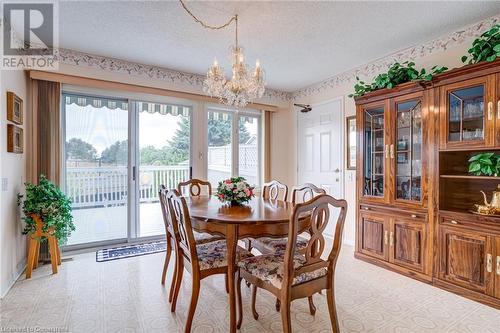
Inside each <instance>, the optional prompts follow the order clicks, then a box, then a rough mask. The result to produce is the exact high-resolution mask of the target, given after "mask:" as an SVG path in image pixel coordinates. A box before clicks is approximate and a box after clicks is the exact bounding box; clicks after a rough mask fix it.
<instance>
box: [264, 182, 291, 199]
mask: <svg viewBox="0 0 500 333" xmlns="http://www.w3.org/2000/svg"><path fill="white" fill-rule="evenodd" d="M287 197H288V186H286V185H285V184H283V183H280V182H279V181H277V180H272V181H270V182H269V183H266V184H264V186H263V187H262V198H264V199H271V200H281V201H286V199H287Z"/></svg>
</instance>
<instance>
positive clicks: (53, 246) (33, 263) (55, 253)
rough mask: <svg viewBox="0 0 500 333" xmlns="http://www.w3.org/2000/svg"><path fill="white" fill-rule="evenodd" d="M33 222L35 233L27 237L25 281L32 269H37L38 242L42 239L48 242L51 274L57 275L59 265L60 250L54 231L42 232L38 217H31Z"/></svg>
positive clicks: (40, 220)
mask: <svg viewBox="0 0 500 333" xmlns="http://www.w3.org/2000/svg"><path fill="white" fill-rule="evenodd" d="M32 218H33V220H35V223H36V231H35V233H33V234H31V235H29V236H28V242H29V247H28V263H27V266H26V279H29V278H31V273H32V272H33V269H36V268H37V267H38V256H39V254H40V242H41V239H42V237H46V238H47V240H48V242H49V253H50V262H51V264H52V273H53V274H57V266H58V265H60V264H61V250H60V249H59V244H58V242H57V239H56V237H55V236H54V230H53V229H49V231H48V232H43V231H42V225H43V222H42V219H41V218H40V217H39V216H38V215H32Z"/></svg>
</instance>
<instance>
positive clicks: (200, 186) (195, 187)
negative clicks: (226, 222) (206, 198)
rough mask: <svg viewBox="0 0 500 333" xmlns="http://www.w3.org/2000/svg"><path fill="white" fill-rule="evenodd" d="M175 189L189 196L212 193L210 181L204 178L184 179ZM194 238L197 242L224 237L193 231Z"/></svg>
mask: <svg viewBox="0 0 500 333" xmlns="http://www.w3.org/2000/svg"><path fill="white" fill-rule="evenodd" d="M177 191H178V192H179V193H180V194H181V195H187V196H190V197H199V196H201V195H212V184H210V182H209V181H206V180H201V179H197V178H192V179H189V180H186V181H185V182H180V183H179V184H177ZM194 238H195V239H196V243H198V244H201V243H206V242H212V241H214V240H220V239H224V237H222V236H220V235H210V234H207V233H204V232H203V233H202V232H197V231H194Z"/></svg>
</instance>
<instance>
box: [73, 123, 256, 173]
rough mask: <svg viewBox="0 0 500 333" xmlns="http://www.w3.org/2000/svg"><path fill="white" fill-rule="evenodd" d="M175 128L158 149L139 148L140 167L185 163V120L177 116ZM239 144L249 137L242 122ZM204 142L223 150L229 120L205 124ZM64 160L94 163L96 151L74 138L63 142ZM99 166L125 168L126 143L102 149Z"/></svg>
mask: <svg viewBox="0 0 500 333" xmlns="http://www.w3.org/2000/svg"><path fill="white" fill-rule="evenodd" d="M178 125H179V127H178V128H177V130H176V131H175V133H174V135H173V137H172V138H171V139H170V140H168V141H167V142H165V145H164V146H163V147H161V148H156V147H154V146H152V145H151V146H147V147H143V148H141V150H140V162H141V164H142V165H177V164H180V163H182V162H186V161H189V145H190V137H191V129H190V125H191V124H190V120H189V117H185V116H178ZM238 130H239V143H240V144H244V143H246V142H247V141H248V140H249V139H250V137H251V135H250V133H249V132H248V130H247V128H246V127H245V124H244V122H242V121H240V122H239V129H238ZM208 142H209V143H210V146H216V147H220V146H226V145H229V144H230V143H231V119H230V118H228V119H226V120H224V119H222V118H219V119H209V120H208ZM66 154H67V158H68V159H73V160H81V161H89V162H90V161H96V160H97V159H98V155H97V150H96V149H95V147H93V146H92V145H91V144H90V143H88V142H85V141H83V140H81V139H78V138H72V139H70V140H69V141H68V142H66ZM100 160H101V163H103V164H111V165H126V164H127V161H128V141H127V140H124V141H116V142H115V143H114V144H112V145H111V146H109V147H107V148H106V149H104V151H103V152H102V153H101V156H100Z"/></svg>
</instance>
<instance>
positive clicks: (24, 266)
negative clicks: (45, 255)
mask: <svg viewBox="0 0 500 333" xmlns="http://www.w3.org/2000/svg"><path fill="white" fill-rule="evenodd" d="M25 270H26V259H24V260H23V263H22V264H21V269H20V270H19V271H18V272H17V273H16V278H15V279H14V280H12V281H10V283H9V286H8V287H7V289H6V290H5V291H4V292H2V294H1V295H0V300H1V299H3V298H4V297H5V296H7V294H8V293H9V291H10V290H11V289H12V287H13V286H14V284H15V283H16V282H17V280H19V277H20V276H21V275H22V274H23V273H24V271H25Z"/></svg>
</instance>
